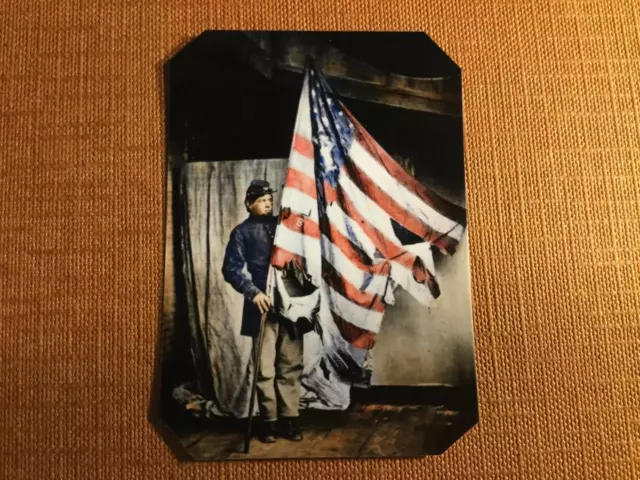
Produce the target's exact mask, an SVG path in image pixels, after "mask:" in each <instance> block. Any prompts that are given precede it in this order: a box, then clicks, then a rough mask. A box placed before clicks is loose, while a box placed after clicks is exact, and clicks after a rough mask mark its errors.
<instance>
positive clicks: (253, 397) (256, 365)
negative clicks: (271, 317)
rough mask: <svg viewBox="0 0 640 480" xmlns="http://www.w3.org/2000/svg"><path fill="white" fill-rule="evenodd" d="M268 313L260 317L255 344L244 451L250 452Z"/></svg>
mask: <svg viewBox="0 0 640 480" xmlns="http://www.w3.org/2000/svg"><path fill="white" fill-rule="evenodd" d="M267 314H268V312H267V313H263V314H262V317H261V318H260V333H259V334H258V345H257V348H256V346H255V345H254V349H253V350H254V352H255V354H254V356H253V381H252V382H251V397H250V399H249V413H248V414H247V430H246V432H245V436H244V453H249V446H250V444H251V424H252V423H253V422H252V420H253V404H254V403H255V401H256V388H257V385H258V372H259V370H260V356H261V355H262V342H263V341H264V324H265V322H266V321H267Z"/></svg>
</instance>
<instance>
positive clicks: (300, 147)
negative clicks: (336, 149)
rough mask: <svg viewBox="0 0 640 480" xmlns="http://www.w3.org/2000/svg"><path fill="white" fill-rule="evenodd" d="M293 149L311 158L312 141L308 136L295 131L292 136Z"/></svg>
mask: <svg viewBox="0 0 640 480" xmlns="http://www.w3.org/2000/svg"><path fill="white" fill-rule="evenodd" d="M293 149H294V150H295V151H296V152H298V153H299V154H300V155H302V156H303V157H306V158H309V159H311V160H313V143H311V140H309V138H307V137H304V136H303V135H300V134H299V133H296V134H295V135H294V137H293Z"/></svg>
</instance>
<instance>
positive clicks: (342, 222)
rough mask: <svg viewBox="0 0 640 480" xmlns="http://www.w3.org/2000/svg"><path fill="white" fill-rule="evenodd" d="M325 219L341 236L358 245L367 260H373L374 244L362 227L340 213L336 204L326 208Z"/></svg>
mask: <svg viewBox="0 0 640 480" xmlns="http://www.w3.org/2000/svg"><path fill="white" fill-rule="evenodd" d="M327 217H328V218H329V221H330V222H331V224H332V225H333V226H334V227H336V229H337V230H338V231H339V232H340V233H342V235H344V236H345V237H347V238H349V239H351V240H355V242H354V243H356V244H358V246H359V247H360V248H361V249H362V250H363V251H364V252H365V253H366V254H367V255H368V256H369V258H373V256H374V254H375V252H376V246H375V244H374V243H373V241H372V240H371V239H370V238H369V236H368V235H367V234H366V233H364V230H362V227H360V225H359V224H358V222H356V221H354V220H352V219H351V217H349V216H348V215H347V214H346V213H344V211H342V209H341V208H340V206H339V205H338V203H337V202H333V203H332V204H331V205H328V206H327ZM347 227H348V228H347ZM349 230H351V232H353V235H355V237H356V238H355V239H354V238H352V235H350V234H349Z"/></svg>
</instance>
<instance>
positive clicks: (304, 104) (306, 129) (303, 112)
mask: <svg viewBox="0 0 640 480" xmlns="http://www.w3.org/2000/svg"><path fill="white" fill-rule="evenodd" d="M293 131H294V132H296V133H297V134H298V135H301V136H303V137H306V138H311V136H312V130H311V107H310V105H309V80H308V79H307V77H306V76H305V78H304V81H303V82H302V92H300V101H299V102H298V114H297V116H296V125H295V127H294V129H293ZM291 150H292V151H293V147H292V148H291Z"/></svg>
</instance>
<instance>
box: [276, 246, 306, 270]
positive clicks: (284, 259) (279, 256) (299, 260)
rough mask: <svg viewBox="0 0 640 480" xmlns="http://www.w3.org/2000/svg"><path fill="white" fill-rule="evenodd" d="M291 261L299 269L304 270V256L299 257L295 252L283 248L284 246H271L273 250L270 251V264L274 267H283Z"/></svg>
mask: <svg viewBox="0 0 640 480" xmlns="http://www.w3.org/2000/svg"><path fill="white" fill-rule="evenodd" d="M291 262H293V263H294V264H295V265H296V266H297V267H298V268H300V269H301V270H304V268H305V259H304V257H301V256H300V255H298V254H296V253H292V252H290V251H289V250H285V249H284V248H281V247H278V246H277V245H274V246H273V251H272V253H271V265H273V266H274V267H276V268H285V267H286V266H287V265H288V264H289V263H291Z"/></svg>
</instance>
